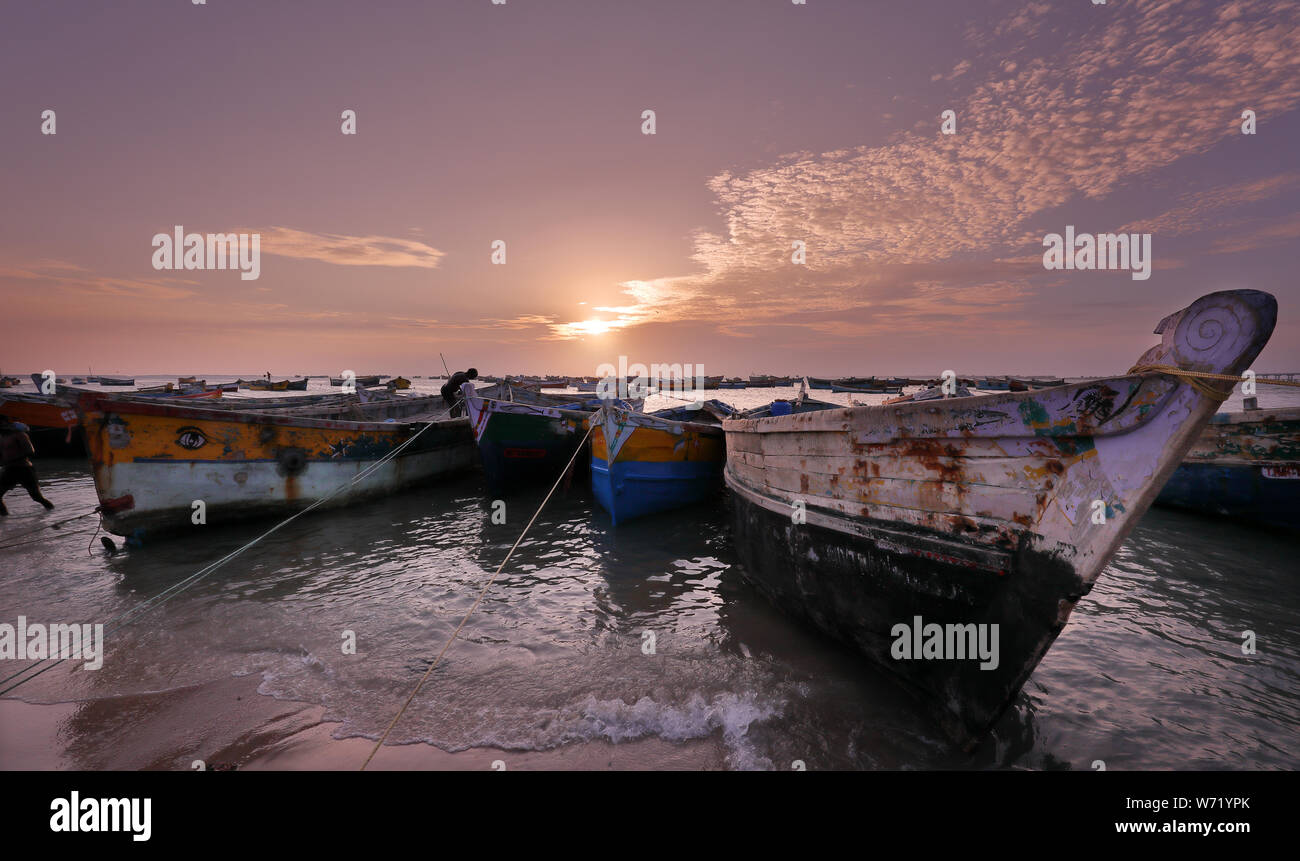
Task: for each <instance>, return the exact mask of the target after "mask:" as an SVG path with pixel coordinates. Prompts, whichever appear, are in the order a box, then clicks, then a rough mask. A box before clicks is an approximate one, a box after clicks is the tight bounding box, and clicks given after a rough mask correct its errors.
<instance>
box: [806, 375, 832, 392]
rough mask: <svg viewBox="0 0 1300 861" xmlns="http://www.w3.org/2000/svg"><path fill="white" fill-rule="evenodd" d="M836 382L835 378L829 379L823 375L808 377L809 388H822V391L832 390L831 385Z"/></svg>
mask: <svg viewBox="0 0 1300 861" xmlns="http://www.w3.org/2000/svg"><path fill="white" fill-rule="evenodd" d="M834 384H835V383H834V381H833V380H828V379H825V378H823V377H809V378H808V388H810V389H820V390H822V391H830V389H831V386H833V385H834Z"/></svg>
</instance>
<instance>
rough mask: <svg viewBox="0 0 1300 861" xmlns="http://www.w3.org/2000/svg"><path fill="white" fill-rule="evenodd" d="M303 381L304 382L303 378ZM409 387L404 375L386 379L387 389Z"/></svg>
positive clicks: (408, 381)
mask: <svg viewBox="0 0 1300 861" xmlns="http://www.w3.org/2000/svg"><path fill="white" fill-rule="evenodd" d="M303 382H306V381H305V380H304V381H303ZM410 387H411V381H410V380H408V379H407V378H406V377H393V378H392V379H391V380H389V381H388V385H387V388H388V390H389V391H393V392H396V391H405V390H406V389H409V388H410Z"/></svg>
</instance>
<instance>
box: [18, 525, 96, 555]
mask: <svg viewBox="0 0 1300 861" xmlns="http://www.w3.org/2000/svg"><path fill="white" fill-rule="evenodd" d="M89 531H90V527H89V526H87V527H86V528H85V529H74V530H72V531H71V532H61V533H59V534H58V535H41V536H38V537H36V538H28V539H27V540H26V541H14V542H13V543H11V544H0V550H7V549H9V548H10V547H23V546H24V545H27V544H39V543H40V542H42V541H48V540H49V539H50V538H66V537H68V536H69V535H85V534H86V533H87V532H89Z"/></svg>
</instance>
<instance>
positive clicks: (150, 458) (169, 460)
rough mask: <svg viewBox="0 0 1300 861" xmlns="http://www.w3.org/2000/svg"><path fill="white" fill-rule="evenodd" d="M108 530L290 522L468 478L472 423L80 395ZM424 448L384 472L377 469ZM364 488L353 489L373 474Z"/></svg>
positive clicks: (133, 531)
mask: <svg viewBox="0 0 1300 861" xmlns="http://www.w3.org/2000/svg"><path fill="white" fill-rule="evenodd" d="M79 409H80V411H81V413H82V426H83V427H84V428H85V429H86V434H87V447H88V449H89V452H90V460H91V466H92V469H93V474H94V480H95V490H96V492H97V494H98V496H99V501H100V505H101V506H102V509H103V512H102V519H103V523H104V528H105V529H107V530H108V531H110V532H113V533H115V534H118V535H126V536H138V535H140V534H141V533H143V532H149V533H155V532H175V531H184V530H189V529H193V528H196V526H197V525H198V524H195V523H194V522H193V518H194V512H195V508H196V506H195V504H194V503H195V502H196V501H199V500H201V501H202V502H203V511H204V515H205V519H206V523H207V524H209V525H211V524H216V523H223V522H229V521H235V520H242V519H247V518H251V517H259V516H271V515H284V514H287V513H290V512H293V511H297V510H299V509H301V508H304V507H306V506H308V505H311V504H313V503H316V502H320V501H321V500H323V499H326V498H327V497H329V499H328V503H327V504H329V505H345V504H348V503H351V502H356V501H358V500H361V499H366V498H370V497H376V496H385V495H388V494H391V493H393V492H396V491H399V490H402V489H405V488H407V487H411V486H414V485H418V484H421V483H425V482H428V481H430V480H433V479H435V478H437V477H439V476H442V475H447V474H451V473H455V472H459V471H462V470H465V469H469V468H472V466H473V463H474V444H473V436H472V434H471V433H470V430H469V424H468V422H466V421H465V420H464V419H451V420H442V421H434V422H432V423H431V424H430V426H428V427H427V428H426V429H424V430H422V431H421V430H420V428H421V427H423V425H422V424H408V423H400V422H396V421H394V422H380V421H356V422H352V421H337V420H327V419H313V418H304V417H299V416H288V415H277V414H275V413H252V412H233V411H226V410H209V409H204V408H200V407H188V406H181V405H176V404H166V405H164V404H160V403H152V402H138V401H136V402H133V401H129V400H125V399H111V398H110V399H105V398H96V397H94V396H87V397H83V399H82V401H81V402H80V404H79ZM417 431H419V433H418V436H417V438H416V439H415V440H414V442H411V443H410V444H409V445H408V446H407V447H406V448H405V449H403V450H402V451H401V453H400V454H398V455H397V456H395V457H393V458H392V459H391V460H388V461H387V462H385V463H384V464H382V465H379V466H376V464H377V462H378V461H379V460H380V459H381V458H383V457H385V456H386V455H388V454H390V453H391V452H393V450H394V449H396V448H397V447H398V446H400V445H402V444H403V443H406V442H407V441H408V440H410V439H411V437H412V436H416V434H417ZM372 468H373V471H372V472H370V473H369V474H368V475H367V476H366V477H365V478H364V479H362V480H360V481H358V482H356V483H355V484H351V482H352V480H353V479H356V478H358V477H359V476H360V475H361V474H362V473H363V472H366V471H367V470H371V469H372Z"/></svg>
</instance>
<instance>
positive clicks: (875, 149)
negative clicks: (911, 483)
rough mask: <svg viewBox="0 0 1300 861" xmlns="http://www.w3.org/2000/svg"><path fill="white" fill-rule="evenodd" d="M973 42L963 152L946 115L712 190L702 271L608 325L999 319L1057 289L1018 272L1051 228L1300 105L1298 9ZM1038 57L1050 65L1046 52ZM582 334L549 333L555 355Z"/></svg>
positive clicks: (1175, 17)
mask: <svg viewBox="0 0 1300 861" xmlns="http://www.w3.org/2000/svg"><path fill="white" fill-rule="evenodd" d="M1103 9H1104V11H1099V12H1097V13H1095V14H1086V13H1093V12H1094V10H1103ZM972 35H973V36H975V37H976V38H974V39H973V44H977V45H984V46H986V47H987V49H988V50H983V51H981V55H982V56H983V55H987V56H989V57H995V58H996V59H993V60H989V61H987V62H985V61H982V60H975V61H965V60H963V61H961V62H958V63H957V64H956V66H954V67H951V68H952V69H953V75H952V77H959V78H960V80H961V81H962V82H970V83H969V86H970V89H969V90H968V95H967V96H966V97H964V98H952V99H951V100H950V102H951V103H950V104H945V105H944V107H952V108H953V109H954V110H956V111H957V116H958V134H957V135H954V136H944V135H940V134H939V133H938V132H939V129H938V116H937V114H938V109H937V108H936V117H935V120H934V122H933V123H930V124H928V125H926V126H925V127H923V128H917V129H913V130H911V131H907V132H903V133H900V134H899V135H898V137H897V138H896V139H895V140H894V141H893V142H892V143H890V144H888V145H885V146H871V147H866V146H863V147H856V148H850V149H841V150H836V151H833V152H825V153H821V154H817V155H808V154H799V155H794V156H790V157H788V158H784V159H782V160H780V161H778V162H776V163H774V164H771V165H769V166H765V167H762V168H758V169H755V170H751V171H748V172H744V173H732V172H730V171H724V172H722V173H719V174H718V175H717V176H715V177H713V178H712V179H711V180H710V181H709V182H708V187H709V189H710V190H711V191H712V192H713V193H714V194H715V195H716V197H717V199H718V201H719V203H720V204H721V208H722V215H723V223H724V225H725V227H724V230H723V231H722V232H721V233H718V232H712V231H708V230H700V231H697V232H696V233H695V235H694V246H695V251H694V254H693V255H692V258H693V260H694V261H695V263H696V264H697V265H698V267H699V269H700V270H701V271H700V272H698V273H697V274H689V275H678V276H671V277H660V278H654V279H649V280H641V281H629V282H625V283H624V284H622V285H620V286H621V288H622V289H623V291H624V292H625V293H626V294H627V295H628V296H630V297H631V299H632V301H631V302H630V303H629V304H627V305H623V306H617V307H607V308H598V309H596V310H599V311H603V312H607V313H610V314H613V315H614V317H613V319H612V320H611V321H609V323H610V324H612V325H613V326H616V327H626V326H634V325H640V324H644V323H648V322H667V321H672V320H719V319H724V320H725V321H726V323H727V325H728V326H729V327H730V328H731V330H732V331H733V332H735V333H737V334H739V333H740V332H741V331H743V329H742V328H741V327H744V326H747V325H761V324H763V323H765V322H773V323H774V322H778V321H782V320H785V321H788V319H789V314H790V312H791V310H792V308H794V307H797V308H798V309H800V310H801V311H802V312H804V313H809V314H822V315H826V316H825V317H824V318H823V320H822V321H821V322H822V326H821V328H822V331H824V332H826V333H827V334H829V335H836V334H849V333H853V334H863V333H866V332H869V331H872V330H878V331H879V330H885V329H888V328H891V327H894V326H898V325H900V324H907V323H910V322H915V321H917V320H924V319H927V317H929V316H930V315H932V314H941V315H949V316H950V315H953V312H954V311H958V310H960V311H961V312H962V315H964V316H966V317H967V318H968V316H969V315H972V314H974V315H978V314H987V315H990V316H992V315H999V314H1005V313H1006V312H1007V311H1008V310H1014V309H1015V308H1016V307H1017V303H1018V302H1019V301H1022V300H1024V299H1027V298H1029V297H1030V296H1032V295H1033V293H1034V292H1035V291H1036V290H1038V289H1044V288H1046V287H1047V286H1049V285H1051V284H1053V283H1059V282H1054V281H1052V279H1051V277H1050V276H1049V275H1047V274H1045V273H1044V272H1043V271H1042V270H1041V267H1037V266H1026V265H1024V263H1023V262H1022V261H1023V260H1024V259H1026V258H1025V255H1026V254H1028V253H1030V252H1032V251H1033V249H1032V248H1026V243H1028V242H1034V243H1036V242H1037V241H1039V240H1041V236H1042V231H1041V230H1040V228H1041V227H1043V226H1044V225H1045V224H1046V223H1048V221H1051V219H1047V221H1044V220H1043V219H1045V218H1046V216H1047V214H1048V212H1049V211H1050V210H1052V209H1054V208H1056V207H1060V206H1062V205H1063V204H1068V203H1070V202H1072V201H1080V200H1085V199H1086V200H1092V201H1099V200H1104V199H1105V198H1106V197H1107V196H1108V195H1109V194H1110V193H1111V192H1113V191H1115V190H1116V189H1117V188H1121V187H1123V186H1124V185H1125V184H1126V183H1131V182H1132V181H1133V180H1134V179H1135V178H1137V177H1140V176H1142V175H1144V174H1151V173H1153V172H1154V171H1157V170H1160V169H1163V168H1166V167H1168V166H1170V165H1173V164H1174V163H1176V162H1178V161H1179V160H1180V159H1185V158H1188V157H1191V156H1194V155H1197V154H1200V153H1204V152H1206V151H1208V150H1209V149H1211V148H1212V147H1214V146H1216V145H1219V144H1222V143H1223V142H1224V141H1225V140H1226V139H1228V138H1229V137H1231V136H1234V135H1238V134H1239V123H1240V115H1241V111H1242V109H1243V108H1244V107H1249V108H1251V109H1253V110H1255V111H1256V112H1257V114H1258V115H1259V116H1260V117H1268V116H1276V115H1278V114H1281V113H1283V112H1285V111H1289V110H1293V109H1294V108H1295V107H1296V106H1297V105H1300V3H1296V2H1294V0H1259V2H1229V3H1223V2H1218V0H1184V2H1178V3H1170V2H1164V0H1130V1H1129V2H1125V3H1122V4H1110V5H1108V6H1107V7H1091V6H1089V7H1087V8H1085V9H1083V11H1080V9H1079V8H1076V7H1075V6H1073V5H1072V4H1067V5H1065V6H1058V7H1052V6H1049V5H1048V4H1046V3H1042V2H1032V3H1026V4H1024V5H1023V7H1022V8H1021V11H1020V12H1019V13H1018V14H1014V15H1010V16H1008V17H1007V18H1005V19H1004V20H1003V21H1002V22H1001V23H1000V24H998V25H997V26H996V28H995V29H994V30H992V31H990V32H984V33H978V34H972ZM1040 36H1042V37H1044V38H1041V39H1040V38H1036V37H1040ZM1048 36H1050V38H1047V37H1048ZM1044 47H1047V48H1049V49H1050V50H1051V51H1052V52H1053V53H1050V54H1046V55H1043V54H1036V53H1035V51H1036V50H1041V49H1043V48H1044ZM993 49H996V50H993ZM981 65H983V66H984V68H981ZM1288 179H1289V178H1288ZM1272 190H1273V189H1270V188H1268V183H1267V182H1264V183H1261V184H1260V186H1259V187H1257V188H1256V187H1251V188H1248V189H1246V190H1245V193H1244V194H1235V195H1234V194H1220V195H1216V194H1213V193H1209V194H1205V195H1201V196H1199V197H1196V198H1195V199H1184V200H1182V201H1180V202H1179V204H1180V206H1179V207H1177V208H1178V209H1180V210H1181V211H1178V212H1170V213H1165V214H1163V216H1161V215H1160V214H1159V213H1151V214H1150V215H1148V216H1144V218H1150V219H1152V220H1154V221H1163V222H1164V223H1166V224H1167V225H1169V226H1170V227H1172V228H1174V229H1181V230H1183V231H1186V230H1190V229H1192V228H1193V227H1194V226H1195V225H1197V224H1204V223H1205V221H1206V219H1207V218H1209V217H1210V216H1211V215H1212V213H1213V212H1214V211H1216V210H1218V209H1219V208H1220V207H1225V208H1226V207H1230V206H1234V205H1240V204H1241V203H1243V202H1245V201H1248V200H1249V199H1251V198H1252V197H1257V196H1263V195H1266V194H1268V193H1270V192H1271V191H1272ZM1134 214H1136V213H1127V214H1126V216H1125V217H1124V218H1123V220H1124V221H1132V220H1133V215H1134ZM1052 217H1053V218H1054V219H1056V220H1059V217H1060V216H1059V213H1056V214H1054V215H1053V216H1052ZM1040 221H1042V222H1043V223H1039V222H1040ZM1059 228H1060V225H1059V224H1058V225H1055V228H1054V229H1059ZM1283 232H1284V233H1287V234H1288V235H1289V234H1290V232H1291V231H1289V230H1287V231H1283ZM1035 233H1037V238H1036V239H1034V238H1033V237H1034V236H1035ZM793 240H803V241H804V242H806V243H807V264H806V265H803V266H796V265H792V264H791V261H790V255H791V250H792V249H791V243H792V241H793ZM1039 253H1041V251H1040V252H1039ZM972 262H974V263H978V264H980V265H978V266H974V267H972V266H971V263H972ZM922 286H923V287H924V289H918V288H919V287H922ZM980 293H983V294H985V295H984V296H983V297H979V296H977V295H976V294H980ZM990 296H993V297H996V298H997V299H999V300H1000V301H997V302H989V301H987V299H988V298H989V297H990ZM962 306H964V307H962ZM832 315H834V316H832ZM855 316H860V318H861V319H860V320H853V319H851V318H852V317H855ZM954 318H955V317H954ZM814 325H816V323H814ZM586 328H587V327H586V324H585V321H572V322H569V323H552V324H551V329H552V331H553V333H554V335H555V336H556V337H559V338H575V337H581V335H582V334H583V332H584V330H585V329H586Z"/></svg>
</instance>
